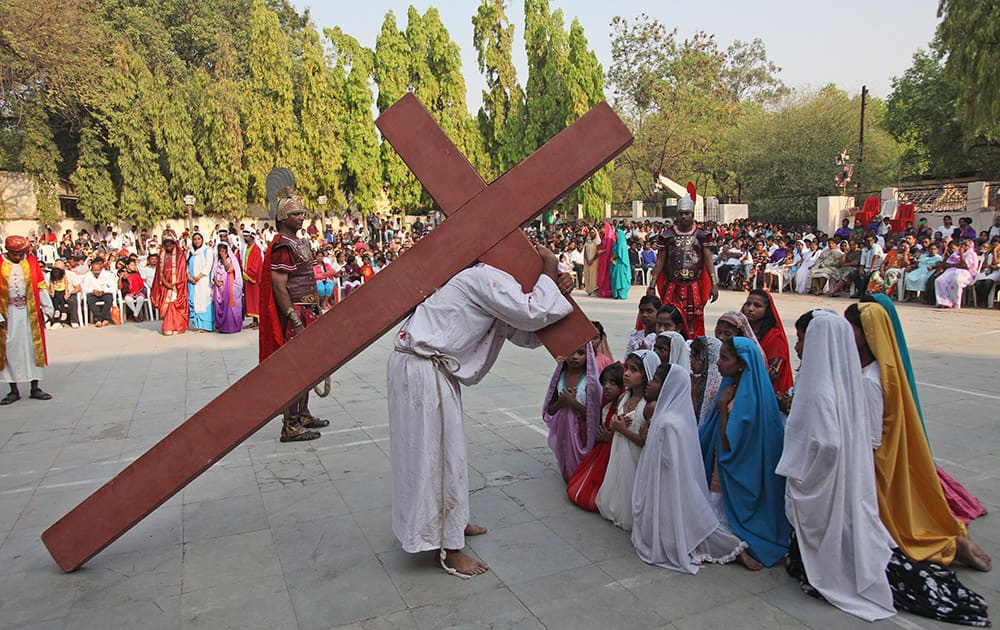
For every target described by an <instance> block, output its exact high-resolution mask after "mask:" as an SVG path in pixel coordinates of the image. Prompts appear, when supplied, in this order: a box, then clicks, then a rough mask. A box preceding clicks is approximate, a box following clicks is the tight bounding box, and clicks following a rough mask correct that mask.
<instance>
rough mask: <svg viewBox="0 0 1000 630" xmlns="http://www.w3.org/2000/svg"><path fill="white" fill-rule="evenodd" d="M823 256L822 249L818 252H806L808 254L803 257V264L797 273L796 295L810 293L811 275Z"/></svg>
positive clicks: (800, 264)
mask: <svg viewBox="0 0 1000 630" xmlns="http://www.w3.org/2000/svg"><path fill="white" fill-rule="evenodd" d="M822 255H823V250H821V249H817V250H816V251H810V250H806V253H805V254H804V255H803V256H802V262H801V263H799V268H798V270H797V271H796V272H795V292H796V293H808V292H809V273H810V271H811V270H812V268H813V265H815V264H816V261H818V260H819V257H820V256H822Z"/></svg>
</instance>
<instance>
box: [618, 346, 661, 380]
mask: <svg viewBox="0 0 1000 630" xmlns="http://www.w3.org/2000/svg"><path fill="white" fill-rule="evenodd" d="M633 354H634V355H635V356H637V357H639V360H640V361H642V369H643V371H645V372H646V382H649V381H651V380H653V375H654V374H656V368H658V367H660V357H659V356H658V355H657V354H656V353H655V352H653V351H652V350H633V351H632V352H629V353H628V356H626V357H625V358H626V359H628V357H630V356H632V355H633Z"/></svg>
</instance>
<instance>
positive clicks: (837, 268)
mask: <svg viewBox="0 0 1000 630" xmlns="http://www.w3.org/2000/svg"><path fill="white" fill-rule="evenodd" d="M971 224H972V221H971V219H969V218H967V217H962V218H960V219H959V220H958V224H957V225H955V224H953V222H952V217H951V216H948V215H945V216H944V217H943V219H942V224H941V225H940V226H931V225H929V224H928V222H927V220H926V219H921V220H920V221H919V223H918V225H916V226H912V225H911V226H907V229H905V230H903V231H901V232H894V231H893V229H892V225H891V223H890V220H889V219H888V218H884V217H878V216H876V217H875V218H874V219H873V220H872V221H871V223H870V224H869V225H861V224H854V225H852V224H851V221H850V220H848V219H844V220H843V222H842V224H841V227H840V228H838V229H837V230H836V231H835V232H834V233H833V234H826V233H824V232H823V231H821V230H817V229H815V228H814V227H813V226H809V225H781V224H778V223H773V222H763V221H753V220H746V219H742V220H737V221H734V222H732V223H727V224H707V225H705V226H704V228H705V229H707V230H709V231H710V232H711V233H712V234H713V236H714V240H715V248H714V251H715V260H714V265H715V267H716V270H717V272H718V278H719V284H720V288H723V289H727V288H728V289H732V290H737V291H749V290H751V289H755V288H763V289H766V290H769V291H783V290H789V291H792V290H793V291H796V292H798V293H812V294H815V295H820V294H821V295H827V296H831V297H839V296H841V295H846V296H849V297H853V298H858V297H860V296H862V295H866V294H868V295H871V294H875V293H885V294H886V295H889V296H890V297H892V298H893V299H897V300H899V301H902V302H911V301H916V300H918V299H919V300H922V301H923V302H925V303H927V304H935V305H937V306H940V307H947V308H959V307H960V306H961V305H962V303H963V302H965V303H967V304H968V303H971V304H972V305H974V306H979V307H986V306H988V305H989V304H990V303H991V302H994V300H995V297H996V292H997V282H998V281H1000V214H998V215H997V216H996V217H994V220H993V225H992V226H990V228H989V229H987V230H983V231H982V232H979V233H976V231H975V230H973V229H972V226H971ZM614 227H615V228H616V229H615V230H613V231H611V230H609V231H608V232H607V233H613V232H618V230H621V232H622V233H624V234H625V237H626V239H627V241H628V257H629V260H628V264H629V266H630V268H631V270H632V277H633V283H634V284H639V283H645V284H648V283H649V279H648V277H646V276H645V274H646V273H648V271H649V270H651V269H652V268H653V266H654V264H655V261H656V236H657V234H659V232H660V231H661V230H662V229H663V227H664V223H663V222H661V221H657V220H651V219H647V220H643V221H634V220H624V221H615V222H614ZM600 228H601V226H600V225H599V224H597V223H592V222H591V223H588V222H567V223H557V224H556V225H553V226H551V227H550V228H549V229H548V230H547V232H546V233H545V234H544V235H543V236H542V238H543V240H544V241H545V243H546V244H547V245H548V246H549V248H550V249H552V250H553V251H554V252H556V254H557V255H558V256H559V258H560V261H561V262H563V263H564V264H565V269H566V270H571V269H572V270H573V271H575V273H576V274H577V279H578V284H579V286H580V287H585V286H586V284H587V283H586V280H585V278H586V276H587V274H588V272H589V270H588V267H589V266H591V265H595V262H593V261H590V260H587V256H586V255H585V251H586V250H587V245H588V241H589V242H595V241H596V242H597V244H598V249H597V251H604V250H605V249H606V248H603V247H601V236H600V234H602V233H605V232H604V230H602V229H600ZM588 292H589V291H588Z"/></svg>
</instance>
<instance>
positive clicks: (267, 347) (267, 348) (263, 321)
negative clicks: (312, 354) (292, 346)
mask: <svg viewBox="0 0 1000 630" xmlns="http://www.w3.org/2000/svg"><path fill="white" fill-rule="evenodd" d="M280 239H281V234H275V235H274V239H273V240H272V241H271V244H270V245H268V246H267V251H266V252H265V253H264V267H263V269H262V270H261V273H260V329H259V335H260V336H259V338H258V339H259V344H260V360H261V361H263V360H264V359H266V358H267V357H269V356H271V355H272V354H274V351H275V350H277V349H278V348H280V347H281V346H283V345H285V333H284V331H282V327H281V320H280V319H279V318H278V306H277V304H275V302H274V290H273V289H272V285H271V250H272V249H274V244H275V243H277V242H278V241H279V240H280Z"/></svg>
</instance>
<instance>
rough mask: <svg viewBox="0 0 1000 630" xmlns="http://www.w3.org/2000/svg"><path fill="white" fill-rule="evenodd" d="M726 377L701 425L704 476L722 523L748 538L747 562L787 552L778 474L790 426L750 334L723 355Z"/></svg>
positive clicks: (768, 562)
mask: <svg viewBox="0 0 1000 630" xmlns="http://www.w3.org/2000/svg"><path fill="white" fill-rule="evenodd" d="M718 365H719V373H720V374H721V375H722V376H723V381H722V384H721V386H720V388H719V396H718V398H717V399H716V403H715V407H714V409H713V410H712V413H711V415H709V417H708V418H707V419H706V420H705V421H704V422H702V424H701V426H700V427H699V428H698V435H699V441H700V442H701V453H702V458H703V460H704V466H705V477H706V479H708V480H709V490H710V492H711V497H710V498H711V502H712V506H713V508H714V509H715V512H716V517H717V518H718V519H719V522H720V524H721V525H722V526H723V527H724V528H726V529H728V530H730V531H732V533H733V534H734V535H735V536H737V537H738V538H739V539H740V540H743V541H745V542H746V543H747V544H749V549H748V550H747V551H748V555H749V556H752V557H747V556H741V559H740V561H741V562H742V563H743V564H745V565H746V566H747V568H749V569H754V570H755V569H760V568H761V566H762V565H763V566H774V565H775V564H777V563H778V561H780V560H781V559H782V558H783V557H784V556H785V554H786V553H787V551H788V542H789V536H790V532H791V528H790V526H789V524H788V519H787V518H785V480H784V478H783V477H779V476H778V475H777V474H775V473H774V470H775V467H776V466H777V464H778V460H779V459H780V458H781V447H782V442H783V440H784V426H783V424H782V417H781V413H780V412H779V411H778V402H777V399H776V398H775V396H774V390H773V389H772V387H771V379H770V377H769V376H768V372H767V367H766V366H765V365H764V360H763V358H762V356H761V353H760V350H759V348H758V347H757V344H755V343H754V342H753V341H752V340H750V339H746V338H744V337H733V338H731V339H728V340H726V341H724V342H723V344H722V350H721V352H720V355H719V363H718Z"/></svg>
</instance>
